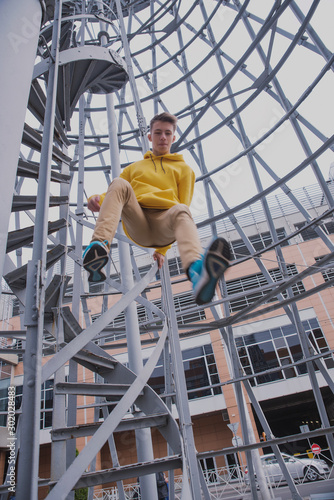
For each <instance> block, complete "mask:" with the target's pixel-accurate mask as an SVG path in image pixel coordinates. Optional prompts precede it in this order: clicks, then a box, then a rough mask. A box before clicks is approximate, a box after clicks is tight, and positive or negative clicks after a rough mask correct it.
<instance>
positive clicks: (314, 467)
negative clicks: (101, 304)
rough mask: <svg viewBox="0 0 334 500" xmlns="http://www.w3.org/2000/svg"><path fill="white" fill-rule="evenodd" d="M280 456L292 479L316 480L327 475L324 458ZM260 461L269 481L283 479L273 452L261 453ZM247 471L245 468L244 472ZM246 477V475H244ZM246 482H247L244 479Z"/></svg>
mask: <svg viewBox="0 0 334 500" xmlns="http://www.w3.org/2000/svg"><path fill="white" fill-rule="evenodd" d="M282 458H283V460H284V462H285V464H286V466H287V469H288V471H289V473H290V475H291V477H292V478H293V479H303V480H306V481H316V480H317V479H327V478H328V477H329V473H330V471H329V467H328V465H327V464H326V462H325V461H324V460H321V459H318V458H298V457H292V456H291V455H287V454H286V453H282ZM261 462H262V465H263V468H264V472H265V475H266V477H267V478H268V480H269V481H270V482H271V483H278V482H281V481H284V476H283V473H282V470H281V468H280V466H279V464H278V462H277V459H276V457H275V455H274V454H273V453H270V454H269V455H263V456H262V457H261ZM247 473H248V471H247V469H246V474H247ZM246 478H247V476H246ZM246 481H247V482H249V478H248V480H247V479H246Z"/></svg>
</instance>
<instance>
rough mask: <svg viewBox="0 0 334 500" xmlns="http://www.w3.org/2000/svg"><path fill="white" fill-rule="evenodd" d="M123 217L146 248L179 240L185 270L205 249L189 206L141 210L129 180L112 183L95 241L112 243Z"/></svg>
mask: <svg viewBox="0 0 334 500" xmlns="http://www.w3.org/2000/svg"><path fill="white" fill-rule="evenodd" d="M120 218H122V220H123V223H124V225H125V227H126V230H127V232H128V233H129V235H130V237H131V238H132V239H133V241H135V242H136V243H138V245H141V246H144V247H152V248H157V247H164V246H167V245H170V244H171V243H173V242H174V241H177V244H178V247H179V252H180V257H181V261H182V266H183V269H184V270H185V271H186V270H187V269H188V267H189V265H190V264H191V263H192V262H194V261H195V260H198V259H199V258H200V255H201V253H202V246H201V243H200V240H199V237H198V233H197V228H196V225H195V223H194V221H193V219H192V216H191V213H190V210H189V207H188V206H187V205H183V204H178V205H174V206H173V207H172V208H169V209H167V210H155V209H149V208H142V207H141V206H140V205H139V203H138V201H137V198H136V196H135V193H134V191H133V189H132V187H131V185H130V184H129V182H128V181H126V180H124V179H122V178H120V177H118V178H116V179H114V180H113V182H112V183H111V184H110V186H109V188H108V191H107V194H106V196H105V198H104V200H103V203H102V205H101V210H100V213H99V217H98V219H97V222H96V226H95V230H94V233H93V237H92V241H104V240H107V241H108V243H109V245H110V243H111V242H112V240H113V238H114V236H115V233H116V229H117V226H118V223H119V220H120Z"/></svg>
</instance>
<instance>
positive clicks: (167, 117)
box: [150, 112, 177, 132]
mask: <svg viewBox="0 0 334 500" xmlns="http://www.w3.org/2000/svg"><path fill="white" fill-rule="evenodd" d="M155 122H168V123H171V124H172V125H173V130H174V132H175V130H176V124H177V118H176V116H174V115H171V114H170V113H167V112H164V113H160V114H159V115H155V116H153V118H152V120H151V121H150V131H152V128H153V124H154V123H155Z"/></svg>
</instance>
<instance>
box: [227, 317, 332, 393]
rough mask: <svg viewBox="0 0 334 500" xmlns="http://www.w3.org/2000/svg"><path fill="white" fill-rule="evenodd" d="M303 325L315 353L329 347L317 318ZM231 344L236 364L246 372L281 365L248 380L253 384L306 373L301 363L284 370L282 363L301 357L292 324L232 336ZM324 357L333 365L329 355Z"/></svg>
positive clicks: (286, 363)
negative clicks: (233, 338) (270, 371)
mask: <svg viewBox="0 0 334 500" xmlns="http://www.w3.org/2000/svg"><path fill="white" fill-rule="evenodd" d="M303 327H304V329H305V332H306V333H307V335H308V338H309V340H310V342H311V343H312V345H313V347H314V349H315V352H316V353H317V354H320V353H322V352H326V351H328V350H329V347H328V344H327V341H326V339H325V337H324V335H323V333H322V330H321V328H320V326H319V323H318V321H317V319H315V318H314V319H310V320H307V321H303ZM235 343H236V346H237V350H238V354H239V359H240V363H241V365H242V367H243V369H244V372H245V374H246V375H252V374H254V375H255V374H256V373H259V372H263V371H265V370H270V369H271V368H276V367H279V366H281V367H282V368H283V370H282V371H275V372H273V373H265V374H262V375H259V376H257V377H254V378H252V379H250V383H251V384H252V385H253V386H255V385H261V384H267V383H269V382H275V381H277V380H283V379H289V378H293V377H297V376H299V375H303V374H305V373H306V372H307V370H306V364H305V363H303V364H300V365H297V366H295V367H289V368H286V369H284V366H285V365H288V364H291V363H293V362H294V361H299V360H301V359H302V358H303V353H302V348H301V345H300V342H299V338H298V335H297V331H296V329H295V326H294V325H287V326H282V327H278V328H273V329H271V330H265V331H262V332H256V333H253V334H251V335H245V336H243V337H236V339H235ZM324 360H325V363H326V366H327V368H334V361H333V355H332V354H329V355H328V356H325V357H324Z"/></svg>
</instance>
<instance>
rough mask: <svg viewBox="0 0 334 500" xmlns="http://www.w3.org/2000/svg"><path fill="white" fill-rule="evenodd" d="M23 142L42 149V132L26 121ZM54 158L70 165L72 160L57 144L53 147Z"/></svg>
mask: <svg viewBox="0 0 334 500" xmlns="http://www.w3.org/2000/svg"><path fill="white" fill-rule="evenodd" d="M22 143H23V144H24V145H25V146H28V147H29V148H31V149H35V150H36V151H41V148H42V134H41V133H40V132H37V131H36V130H35V129H33V128H32V127H30V126H29V125H28V124H27V123H25V124H24V128H23V134H22ZM52 159H53V160H54V161H58V162H65V163H67V164H68V165H69V164H70V161H71V158H70V157H69V156H67V155H65V154H64V153H63V152H62V151H61V149H59V148H57V147H56V146H53V149H52Z"/></svg>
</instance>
